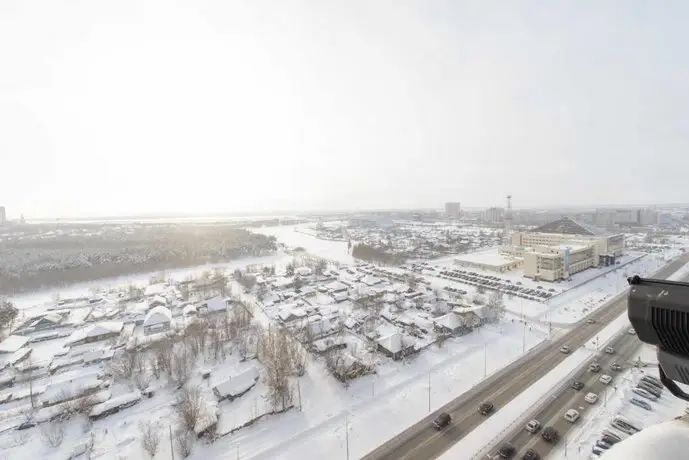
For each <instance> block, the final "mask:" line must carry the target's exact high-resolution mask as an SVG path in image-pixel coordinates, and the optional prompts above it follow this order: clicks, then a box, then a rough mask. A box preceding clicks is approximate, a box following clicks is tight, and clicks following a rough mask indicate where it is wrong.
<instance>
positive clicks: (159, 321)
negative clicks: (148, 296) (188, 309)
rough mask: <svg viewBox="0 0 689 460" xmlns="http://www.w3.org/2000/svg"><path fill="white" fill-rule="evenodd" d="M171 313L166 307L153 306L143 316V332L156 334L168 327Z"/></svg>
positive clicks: (170, 321)
mask: <svg viewBox="0 0 689 460" xmlns="http://www.w3.org/2000/svg"><path fill="white" fill-rule="evenodd" d="M171 326H172V313H171V312H170V310H169V309H168V308H166V307H155V308H153V309H152V310H151V311H149V312H148V313H147V314H146V318H144V334H146V335H149V334H156V333H158V332H164V331H167V330H169V329H170V327H171Z"/></svg>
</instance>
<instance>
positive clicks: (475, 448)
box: [440, 348, 593, 460]
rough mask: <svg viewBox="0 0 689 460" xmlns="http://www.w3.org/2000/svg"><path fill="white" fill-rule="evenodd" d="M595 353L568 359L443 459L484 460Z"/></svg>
mask: <svg viewBox="0 0 689 460" xmlns="http://www.w3.org/2000/svg"><path fill="white" fill-rule="evenodd" d="M591 356H593V353H592V352H591V351H589V350H587V349H585V348H579V349H577V350H575V351H574V352H573V353H572V354H571V355H570V356H569V357H568V358H566V359H565V360H563V361H562V362H561V363H560V364H558V365H557V366H556V367H555V369H553V370H551V371H550V372H548V373H547V374H546V375H544V376H543V378H541V379H540V380H539V381H538V382H536V383H535V384H534V385H532V386H531V387H529V388H528V389H527V390H525V391H524V392H522V393H521V394H520V395H519V396H517V397H516V398H514V399H513V400H512V401H510V402H509V403H508V404H507V405H506V406H505V407H502V408H500V409H499V410H498V411H497V412H496V413H495V414H493V415H492V416H491V417H489V418H488V419H486V421H485V422H483V423H481V424H480V425H479V426H478V427H476V428H475V429H474V430H472V431H471V433H469V434H468V435H466V436H465V437H464V438H462V439H461V440H460V441H459V442H458V443H457V444H455V445H454V446H452V447H451V448H450V449H448V450H447V451H446V452H445V453H444V454H443V455H442V456H441V457H440V458H441V459H444V460H456V459H458V458H468V457H467V456H468V454H469V452H473V454H472V456H471V458H483V457H484V456H485V454H486V453H487V452H485V451H486V450H487V449H488V448H490V446H491V444H492V443H493V441H494V440H495V439H497V438H499V437H502V435H504V433H505V432H507V431H510V430H512V429H514V427H515V426H517V425H521V424H526V422H527V421H528V420H526V419H525V414H527V415H528V414H529V413H530V412H531V410H532V409H533V408H534V407H537V406H538V405H539V404H541V403H543V401H544V400H545V399H546V398H548V396H549V395H550V394H552V392H553V390H554V389H555V388H557V387H559V386H561V385H563V384H569V382H570V379H571V377H572V376H573V375H574V374H576V373H577V372H579V370H580V369H581V367H582V366H583V365H584V363H586V362H587V361H588V360H589V359H590V358H591Z"/></svg>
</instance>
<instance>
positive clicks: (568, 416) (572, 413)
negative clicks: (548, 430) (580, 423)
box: [544, 409, 579, 431]
mask: <svg viewBox="0 0 689 460" xmlns="http://www.w3.org/2000/svg"><path fill="white" fill-rule="evenodd" d="M564 418H565V420H567V421H568V422H569V423H574V422H576V421H577V420H579V412H578V411H577V410H576V409H569V410H568V411H567V412H565V415H564ZM544 431H545V430H544Z"/></svg>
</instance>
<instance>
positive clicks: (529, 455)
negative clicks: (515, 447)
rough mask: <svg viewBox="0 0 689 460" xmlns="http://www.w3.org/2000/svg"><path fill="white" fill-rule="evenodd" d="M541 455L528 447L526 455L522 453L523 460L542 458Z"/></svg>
mask: <svg viewBox="0 0 689 460" xmlns="http://www.w3.org/2000/svg"><path fill="white" fill-rule="evenodd" d="M540 458H541V456H540V455H539V454H538V452H536V451H535V450H533V449H526V452H524V455H522V460H540Z"/></svg>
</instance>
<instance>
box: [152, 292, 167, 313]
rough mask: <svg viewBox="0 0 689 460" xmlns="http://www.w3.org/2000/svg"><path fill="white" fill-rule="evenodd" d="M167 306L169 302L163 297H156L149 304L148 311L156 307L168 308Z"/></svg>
mask: <svg viewBox="0 0 689 460" xmlns="http://www.w3.org/2000/svg"><path fill="white" fill-rule="evenodd" d="M166 306H167V300H166V299H165V297H163V296H159V295H157V296H154V297H153V298H152V299H151V300H150V301H149V302H148V309H149V310H150V309H152V308H155V307H166Z"/></svg>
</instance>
